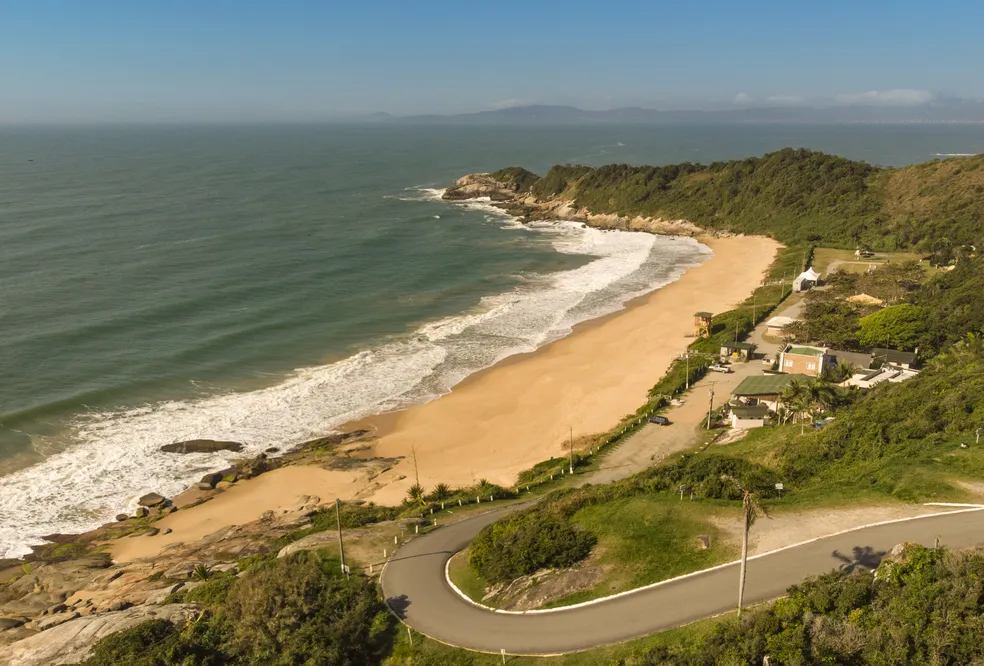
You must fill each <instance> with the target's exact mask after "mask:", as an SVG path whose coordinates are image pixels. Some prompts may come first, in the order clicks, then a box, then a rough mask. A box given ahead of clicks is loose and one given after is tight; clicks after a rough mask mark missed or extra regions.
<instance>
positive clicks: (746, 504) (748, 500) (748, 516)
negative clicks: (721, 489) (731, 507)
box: [738, 486, 769, 617]
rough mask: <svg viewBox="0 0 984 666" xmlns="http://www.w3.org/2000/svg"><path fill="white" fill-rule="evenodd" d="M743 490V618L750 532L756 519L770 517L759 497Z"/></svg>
mask: <svg viewBox="0 0 984 666" xmlns="http://www.w3.org/2000/svg"><path fill="white" fill-rule="evenodd" d="M739 487H740V486H739ZM741 490H742V500H741V522H742V525H743V528H744V529H742V533H741V569H740V570H739V573H738V617H741V605H742V602H743V600H744V597H745V565H746V563H747V562H748V531H749V530H750V529H751V527H752V525H754V524H755V519H756V518H758V517H759V516H760V515H763V516H765V517H766V518H768V517H769V514H768V513H766V511H765V509H763V508H762V506H761V505H760V504H759V503H758V496H757V495H756V494H755V493H753V492H751V491H749V490H747V489H745V488H742V489H741Z"/></svg>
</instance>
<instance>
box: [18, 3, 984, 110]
mask: <svg viewBox="0 0 984 666" xmlns="http://www.w3.org/2000/svg"><path fill="white" fill-rule="evenodd" d="M982 20H984V6H979V5H970V4H968V3H958V2H943V3H937V4H936V5H934V6H933V7H931V8H929V7H925V6H923V5H921V4H919V3H916V2H895V3H892V4H891V5H889V4H887V3H880V2H875V3H866V4H863V5H858V4H857V3H848V2H844V1H835V2H831V3H826V4H824V5H822V6H821V5H794V6H789V5H786V4H780V3H771V2H766V3H760V4H759V5H757V6H754V7H748V6H735V5H733V4H732V3H728V2H724V0H712V1H711V2H708V3H703V4H702V5H700V6H699V7H697V6H687V5H681V4H673V5H659V6H655V5H649V4H646V3H636V2H620V3H606V4H605V5H603V6H598V5H595V4H593V3H586V2H580V3H577V4H576V5H574V6H568V7H567V8H566V9H565V11H563V12H559V11H557V10H556V8H554V7H552V6H549V5H546V4H543V5H536V4H534V5H530V4H528V3H519V2H511V1H509V0H507V1H506V2H502V3H499V4H497V5H496V11H494V12H489V11H486V10H485V9H484V7H482V6H470V5H467V4H466V5H460V4H457V3H455V4H452V3H448V2H434V3H428V4H427V5H419V6H418V5H413V6H410V5H406V4H403V3H398V2H395V1H383V2H378V3H374V4H373V5H372V6H363V5H356V4H346V5H341V4H337V5H325V4H322V3H315V2H307V1H300V0H295V1H288V2H284V3H278V4H276V5H271V4H267V3H261V2H231V1H229V0H217V1H216V2H212V3H208V4H206V5H202V4H200V3H193V2H190V1H178V2H170V3H166V4H157V5H146V4H133V5H120V4H119V3H111V2H107V1H106V0H94V1H93V2H90V3H85V4H84V5H82V4H76V3H71V2H68V1H67V0H39V1H38V2H32V3H27V4H15V5H12V6H11V7H8V8H7V10H6V12H5V16H4V22H3V25H2V26H0V44H2V45H3V46H0V52H2V53H3V56H4V57H3V58H2V59H0V85H2V89H3V91H4V94H3V96H2V98H0V123H2V124H39V123H69V124H74V123H92V122H100V123H114V122H141V123H147V122H150V123H188V122H202V123H210V124H211V123H217V122H222V123H227V122H228V123H244V122H324V121H333V120H339V119H343V118H346V117H352V116H357V115H362V114H370V113H376V112H386V113H391V114H393V115H397V116H408V115H417V114H456V113H469V112H480V111H488V110H495V109H502V108H507V107H512V106H517V105H528V104H547V105H570V106H575V107H578V108H582V109H597V110H602V109H613V108H622V107H642V108H646V109H659V110H681V109H693V110H714V109H718V110H723V109H743V108H762V107H792V108H796V107H818V106H819V107H833V108H836V107H843V106H861V107H876V108H886V109H887V108H899V107H902V108H905V107H916V106H920V105H934V104H935V105H947V104H951V103H953V102H954V101H957V102H959V101H960V100H967V99H970V100H980V99H982V98H984V81H982V80H981V79H980V77H979V76H977V74H976V72H975V63H978V62H981V61H984V45H982V43H981V41H980V40H979V39H977V35H976V26H978V25H980V24H981V23H982Z"/></svg>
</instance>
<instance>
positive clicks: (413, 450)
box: [410, 444, 420, 487]
mask: <svg viewBox="0 0 984 666" xmlns="http://www.w3.org/2000/svg"><path fill="white" fill-rule="evenodd" d="M410 453H411V455H413V477H414V483H416V484H417V486H418V487H419V486H420V472H419V471H417V447H416V446H414V445H413V444H411V445H410Z"/></svg>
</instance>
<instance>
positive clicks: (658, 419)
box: [648, 414, 670, 425]
mask: <svg viewBox="0 0 984 666" xmlns="http://www.w3.org/2000/svg"><path fill="white" fill-rule="evenodd" d="M648 420H649V422H650V423H655V424H656V425H670V420H669V419H668V418H666V417H665V416H660V415H659V414H653V415H652V416H650V417H649V418H648Z"/></svg>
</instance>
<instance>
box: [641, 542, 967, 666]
mask: <svg viewBox="0 0 984 666" xmlns="http://www.w3.org/2000/svg"><path fill="white" fill-rule="evenodd" d="M850 568H851V567H846V569H845V570H844V571H841V572H836V573H831V574H826V575H823V576H818V577H816V578H813V579H810V580H807V581H805V582H803V583H801V584H800V585H794V586H793V587H791V588H790V589H789V591H788V596H786V597H785V598H783V599H779V600H778V601H775V602H774V603H772V604H771V605H770V606H769V607H768V608H765V609H762V610H759V611H752V612H750V613H747V614H745V615H744V616H743V617H742V619H741V621H734V620H730V621H727V622H721V623H719V624H718V625H717V626H716V628H715V629H714V630H713V631H711V632H710V633H709V634H708V635H706V636H703V637H701V640H699V641H696V640H695V641H691V642H683V643H681V644H678V645H674V646H660V647H659V648H656V649H654V650H652V651H651V652H650V653H649V654H648V655H647V656H646V658H645V659H644V660H643V662H642V663H643V664H646V665H651V666H655V665H656V664H678V665H688V666H689V665H694V666H696V665H697V664H700V665H704V664H707V665H710V664H723V663H739V664H761V663H764V660H765V658H766V657H768V658H769V660H770V661H771V662H772V663H777V664H858V665H868V664H870V665H872V666H874V665H876V664H877V665H879V666H880V665H883V664H972V663H974V664H976V663H981V660H982V658H984V645H982V644H981V642H980V639H979V637H980V632H981V630H982V628H984V621H982V615H984V551H981V550H972V551H962V552H961V551H957V552H949V551H945V550H932V549H928V548H923V547H921V546H914V547H910V548H909V549H907V551H906V552H905V554H904V556H903V558H902V560H901V561H899V562H886V563H883V564H882V565H881V566H880V567H879V568H878V569H877V572H876V575H875V576H871V575H870V574H868V573H866V572H864V573H862V572H853V573H850V572H848V569H850Z"/></svg>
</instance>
